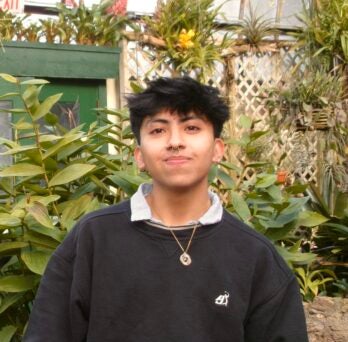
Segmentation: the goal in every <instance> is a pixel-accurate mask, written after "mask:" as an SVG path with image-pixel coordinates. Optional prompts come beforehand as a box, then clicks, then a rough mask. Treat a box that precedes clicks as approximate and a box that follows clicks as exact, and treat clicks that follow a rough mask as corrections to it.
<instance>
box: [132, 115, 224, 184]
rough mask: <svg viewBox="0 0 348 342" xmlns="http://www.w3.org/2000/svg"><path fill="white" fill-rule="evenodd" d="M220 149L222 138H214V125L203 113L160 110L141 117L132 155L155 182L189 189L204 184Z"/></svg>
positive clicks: (220, 151)
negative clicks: (179, 112) (137, 142)
mask: <svg viewBox="0 0 348 342" xmlns="http://www.w3.org/2000/svg"><path fill="white" fill-rule="evenodd" d="M223 152H224V144H223V142H222V140H221V139H217V138H214V129H213V125H212V124H211V122H210V121H208V120H207V119H206V118H205V117H204V116H200V115H196V114H195V113H193V112H191V113H189V114H188V115H186V116H180V115H177V114H175V113H171V112H169V111H162V112H160V113H158V114H156V115H154V116H151V117H146V118H145V120H144V121H143V123H142V126H141V129H140V146H138V147H137V148H136V150H135V159H136V162H137V164H138V167H139V168H140V169H146V170H147V171H148V172H149V174H150V175H151V176H152V178H153V183H154V185H155V186H160V187H163V188H167V189H171V190H184V189H185V190H189V189H193V188H194V187H196V186H198V187H199V186H207V180H208V172H209V169H210V166H211V164H212V163H213V162H218V161H220V160H221V158H222V155H223Z"/></svg>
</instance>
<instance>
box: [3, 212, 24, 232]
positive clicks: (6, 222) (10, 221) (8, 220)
mask: <svg viewBox="0 0 348 342" xmlns="http://www.w3.org/2000/svg"><path fill="white" fill-rule="evenodd" d="M20 224H21V220H20V219H19V218H18V217H16V216H12V215H11V214H6V213H0V229H4V228H13V227H18V226H19V225H20Z"/></svg>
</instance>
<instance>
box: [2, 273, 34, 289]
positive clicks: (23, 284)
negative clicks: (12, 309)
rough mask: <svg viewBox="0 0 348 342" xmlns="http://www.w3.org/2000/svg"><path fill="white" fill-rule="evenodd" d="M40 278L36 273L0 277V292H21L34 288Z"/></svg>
mask: <svg viewBox="0 0 348 342" xmlns="http://www.w3.org/2000/svg"><path fill="white" fill-rule="evenodd" d="M39 280H40V277H39V276H37V275H12V276H3V277H0V292H12V293H14V292H23V291H28V290H31V289H32V288H34V287H35V286H36V285H37V284H38V282H39Z"/></svg>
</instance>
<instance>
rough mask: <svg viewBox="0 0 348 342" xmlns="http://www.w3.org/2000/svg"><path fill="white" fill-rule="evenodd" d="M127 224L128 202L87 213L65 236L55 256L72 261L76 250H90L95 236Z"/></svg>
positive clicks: (128, 215)
mask: <svg viewBox="0 0 348 342" xmlns="http://www.w3.org/2000/svg"><path fill="white" fill-rule="evenodd" d="M129 222H130V204H129V200H126V201H124V202H121V203H119V204H116V205H111V206H109V207H105V208H102V209H99V210H96V211H93V212H91V213H88V214H87V215H85V216H83V217H82V218H81V219H80V220H79V221H78V222H77V223H76V225H75V226H74V227H73V229H72V230H71V231H70V232H69V233H68V234H67V236H66V238H65V239H64V241H63V242H62V243H61V245H60V246H59V247H58V248H57V250H56V252H55V254H56V255H58V256H65V257H64V258H65V259H73V258H74V256H75V252H76V250H77V249H79V248H81V247H82V248H85V249H87V250H88V249H91V248H92V245H93V240H94V239H95V237H96V236H97V237H98V236H102V235H105V231H116V230H117V229H115V228H116V227H117V226H126V225H127V224H128V223H129Z"/></svg>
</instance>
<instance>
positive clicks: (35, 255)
mask: <svg viewBox="0 0 348 342" xmlns="http://www.w3.org/2000/svg"><path fill="white" fill-rule="evenodd" d="M51 255H52V254H51V253H48V252H43V251H33V250H31V249H28V248H26V249H25V250H23V249H22V251H21V258H22V260H23V262H24V263H25V264H26V265H27V267H28V268H29V269H30V271H32V272H34V273H36V274H40V275H43V274H44V272H45V269H46V266H47V264H48V261H49V260H50V257H51Z"/></svg>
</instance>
